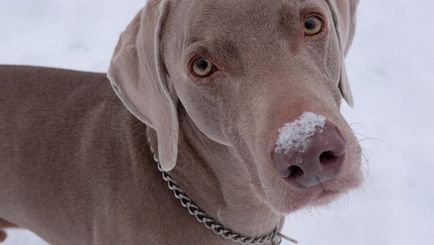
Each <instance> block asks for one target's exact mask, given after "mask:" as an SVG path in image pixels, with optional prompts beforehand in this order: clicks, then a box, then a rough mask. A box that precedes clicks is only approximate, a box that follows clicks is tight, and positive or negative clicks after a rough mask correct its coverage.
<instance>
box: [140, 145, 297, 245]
mask: <svg viewBox="0 0 434 245" xmlns="http://www.w3.org/2000/svg"><path fill="white" fill-rule="evenodd" d="M148 142H149V145H150V148H151V152H152V153H153V156H154V161H155V162H156V163H157V165H158V171H160V172H161V175H162V177H163V180H164V181H166V182H167V186H168V187H169V190H171V191H172V192H173V194H174V196H175V198H176V199H177V200H179V201H180V203H181V205H182V206H183V207H184V208H186V209H187V211H188V213H189V214H190V215H192V216H193V217H195V219H196V221H197V222H199V223H200V224H203V225H204V226H205V227H206V228H207V229H209V230H211V231H213V232H214V233H215V234H216V235H218V236H221V237H222V238H224V239H226V240H232V241H234V242H237V243H242V244H251V245H263V244H266V243H271V244H272V245H279V244H281V243H282V238H284V239H286V240H288V241H291V242H293V243H297V241H296V240H294V239H292V238H289V237H287V236H284V235H282V234H281V233H279V232H278V231H277V227H276V228H275V229H274V230H273V231H272V232H270V233H268V234H266V235H262V236H257V237H248V236H244V235H241V234H239V233H236V232H233V231H232V230H230V229H227V228H225V227H224V226H223V225H222V224H220V223H218V222H217V221H216V220H215V219H213V218H211V217H210V216H208V215H207V214H206V213H205V212H204V211H203V210H202V209H201V208H200V207H199V206H198V205H197V204H196V203H194V202H193V200H191V198H190V197H189V196H188V195H187V194H186V193H185V192H184V191H183V190H182V189H181V188H180V187H179V186H178V185H177V184H176V182H175V181H174V180H173V178H172V177H171V176H170V175H169V174H168V173H167V172H165V171H164V170H163V169H162V168H161V164H160V160H159V159H158V157H157V156H156V154H155V152H154V150H153V149H152V146H151V144H150V141H149V139H148Z"/></svg>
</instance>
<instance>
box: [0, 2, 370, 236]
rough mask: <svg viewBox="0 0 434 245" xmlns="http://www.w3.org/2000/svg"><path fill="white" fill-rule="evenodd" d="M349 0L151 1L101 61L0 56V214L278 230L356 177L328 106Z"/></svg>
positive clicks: (35, 219)
mask: <svg viewBox="0 0 434 245" xmlns="http://www.w3.org/2000/svg"><path fill="white" fill-rule="evenodd" d="M357 4H358V1H357V0H281V1H266V0H237V1H235V0H218V1H216V0H154V1H150V2H149V3H148V4H147V6H146V7H145V8H144V9H143V10H142V11H140V12H139V14H138V15H137V16H136V17H135V18H134V19H133V21H132V22H131V23H130V24H129V26H128V27H127V29H126V31H125V32H123V34H122V36H121V38H120V41H119V43H118V45H117V47H116V50H115V53H114V56H113V59H112V62H111V67H110V70H109V72H108V74H98V73H84V72H76V71H66V70H57V69H47V68H37V67H20V66H0V84H1V89H0V139H1V142H0V217H1V219H0V229H2V228H3V229H5V228H8V227H12V226H18V227H23V228H28V229H30V230H32V231H34V232H35V233H36V234H38V235H39V236H41V237H42V238H44V239H45V240H46V241H48V242H49V243H52V244H62V245H64V244H80V245H82V244H234V243H241V244H278V243H280V240H281V238H282V235H281V234H280V233H279V231H280V229H281V227H282V225H283V220H284V215H285V214H288V213H290V212H293V211H296V210H299V209H301V208H304V207H309V206H317V205H322V204H325V203H328V202H329V201H331V200H333V199H334V198H335V197H337V196H338V195H340V194H342V193H344V192H346V191H348V190H350V189H351V188H355V187H357V186H359V185H360V183H361V181H362V174H361V171H360V162H361V161H360V146H359V144H358V142H357V140H356V138H355V136H354V134H353V133H352V130H351V129H350V127H349V126H348V124H347V123H346V121H345V120H344V119H343V117H342V115H341V114H340V112H339V109H340V103H341V99H342V98H344V99H345V100H346V101H347V102H348V103H349V104H352V95H351V91H350V87H349V84H348V79H347V76H346V72H345V66H344V57H345V54H346V53H347V51H348V49H349V46H350V44H351V41H352V38H353V36H354V24H355V10H356V7H357ZM112 88H113V89H112ZM113 90H114V92H113ZM116 95H117V96H116ZM154 158H155V159H154ZM159 170H160V171H161V172H163V173H164V174H163V176H162V175H161V172H160V171H159ZM169 174H170V176H169ZM175 182H177V184H175ZM168 185H169V186H170V189H169V188H168ZM183 206H184V207H183ZM197 221H199V222H197ZM207 228H208V229H210V230H208V229H207ZM4 237H5V233H4V231H0V238H3V239H4Z"/></svg>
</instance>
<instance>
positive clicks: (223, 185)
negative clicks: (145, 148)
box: [150, 117, 283, 236]
mask: <svg viewBox="0 0 434 245" xmlns="http://www.w3.org/2000/svg"><path fill="white" fill-rule="evenodd" d="M151 134H152V135H153V137H151V142H150V143H151V145H152V146H153V147H154V149H156V138H155V134H154V133H153V132H151ZM178 146H179V154H178V160H177V165H176V167H175V168H174V169H173V170H172V171H170V172H169V174H170V175H171V176H172V177H173V179H174V180H175V181H176V182H177V183H178V185H179V186H180V187H181V188H182V189H183V190H184V191H185V192H186V193H187V194H188V195H189V196H190V198H192V200H193V201H194V202H195V203H196V204H198V205H199V206H200V207H201V208H202V209H203V210H204V211H205V212H206V213H207V214H208V215H209V216H211V217H212V218H214V219H216V220H217V221H218V222H220V223H221V224H223V225H224V226H225V227H226V228H229V229H232V230H233V231H234V232H237V233H240V234H243V235H246V236H260V235H264V234H268V233H270V232H271V231H273V229H275V228H276V226H277V228H278V229H280V228H281V226H282V225H283V216H281V215H279V214H277V213H275V212H273V211H272V210H271V208H270V207H269V206H267V205H266V204H265V203H264V202H262V201H261V200H260V198H259V197H258V195H257V193H255V191H254V188H253V187H252V185H251V183H250V178H249V177H248V173H246V172H244V171H242V170H241V169H243V168H241V167H239V164H242V163H240V162H239V161H238V160H237V159H236V157H234V154H232V153H231V149H230V148H228V147H227V146H224V145H221V144H218V143H216V142H213V141H212V140H210V139H209V138H207V137H206V136H205V135H203V134H202V133H201V132H200V131H199V130H198V129H197V127H196V126H195V125H194V123H193V122H192V121H191V119H190V118H189V117H183V119H182V120H180V138H179V144H178ZM237 164H238V166H237ZM168 191H169V190H168ZM180 208H181V207H180ZM185 215H189V214H188V212H187V211H185ZM191 218H192V219H193V217H191ZM204 229H205V228H204Z"/></svg>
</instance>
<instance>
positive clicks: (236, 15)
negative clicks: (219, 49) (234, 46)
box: [180, 0, 330, 42]
mask: <svg viewBox="0 0 434 245" xmlns="http://www.w3.org/2000/svg"><path fill="white" fill-rule="evenodd" d="M183 3H184V4H181V6H182V7H181V8H180V12H182V13H188V14H186V15H183V22H184V23H185V25H184V27H185V28H187V30H186V32H184V34H186V36H185V38H186V39H190V40H193V42H194V41H195V40H196V39H202V38H204V37H203V36H205V37H211V36H212V37H218V36H221V38H224V39H230V38H231V37H232V38H234V39H238V38H239V39H245V37H244V35H246V34H247V35H248V34H251V33H252V32H253V33H256V34H263V35H273V34H275V33H278V32H279V28H282V26H284V25H286V27H288V26H294V23H298V21H299V20H300V17H301V14H303V11H313V12H323V13H324V14H325V15H329V13H330V11H329V8H328V4H327V3H326V1H325V0H273V1H270V0H237V1H233V0H218V1H215V0H191V1H188V2H183ZM283 28H284V29H285V30H283V31H288V28H285V27H283ZM211 32H212V33H211Z"/></svg>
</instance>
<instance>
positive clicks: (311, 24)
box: [304, 15, 323, 36]
mask: <svg viewBox="0 0 434 245" xmlns="http://www.w3.org/2000/svg"><path fill="white" fill-rule="evenodd" d="M322 28H323V22H322V20H321V18H319V17H318V16H316V15H310V16H308V17H306V19H304V35H306V36H314V35H317V34H319V33H320V32H321V31H322Z"/></svg>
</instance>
